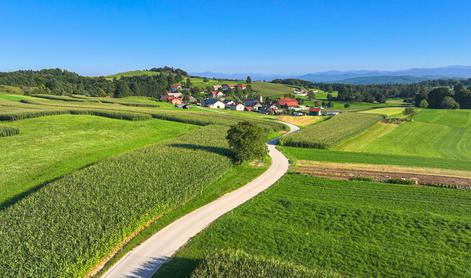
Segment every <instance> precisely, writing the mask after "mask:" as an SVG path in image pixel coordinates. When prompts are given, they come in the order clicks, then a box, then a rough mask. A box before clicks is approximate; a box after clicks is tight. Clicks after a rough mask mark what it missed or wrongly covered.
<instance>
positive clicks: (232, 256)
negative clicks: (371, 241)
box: [191, 250, 343, 278]
mask: <svg viewBox="0 0 471 278" xmlns="http://www.w3.org/2000/svg"><path fill="white" fill-rule="evenodd" d="M206 277H253V278H256V277H260V278H262V277H273V278H278V277H279V278H285V277H293V278H297V277H299V278H304V277H343V276H341V275H339V274H338V273H335V272H333V271H328V270H316V269H309V268H305V267H303V266H299V265H296V264H292V263H288V262H282V261H279V260H276V259H272V258H265V257H260V256H253V255H249V254H247V253H245V252H243V251H239V250H237V251H222V252H219V253H215V254H212V255H210V256H208V257H206V258H205V259H204V260H203V262H202V263H201V264H200V265H199V266H198V268H196V269H195V271H194V272H193V273H192V275H191V278H206Z"/></svg>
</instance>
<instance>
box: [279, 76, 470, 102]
mask: <svg viewBox="0 0 471 278" xmlns="http://www.w3.org/2000/svg"><path fill="white" fill-rule="evenodd" d="M272 83H279V84H287V85H292V86H299V87H304V88H311V89H321V90H323V91H326V92H328V93H329V92H333V91H337V92H338V96H337V97H336V98H334V97H332V95H330V96H329V95H328V98H329V99H330V100H334V99H335V100H340V101H357V102H370V103H373V102H379V103H384V102H385V101H386V99H388V98H403V99H406V100H409V101H411V102H414V103H415V105H416V106H420V107H430V108H447V109H456V108H471V91H470V89H469V87H470V86H471V79H462V80H455V79H439V80H427V81H422V82H419V83H416V84H383V85H351V84H341V83H313V82H310V81H305V80H300V79H275V80H273V81H272Z"/></svg>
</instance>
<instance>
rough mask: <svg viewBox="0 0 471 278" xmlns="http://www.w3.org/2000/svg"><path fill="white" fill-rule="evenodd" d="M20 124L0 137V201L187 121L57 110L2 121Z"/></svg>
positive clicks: (178, 129) (168, 133) (171, 132)
mask: <svg viewBox="0 0 471 278" xmlns="http://www.w3.org/2000/svg"><path fill="white" fill-rule="evenodd" d="M3 125H9V126H15V127H18V128H20V130H21V133H20V135H18V136H14V137H5V138H0V144H1V145H2V146H8V148H5V149H4V150H2V156H1V159H0V168H1V169H2V171H0V188H1V189H2V190H1V194H0V206H1V205H2V204H3V203H4V202H5V201H7V200H8V199H10V198H12V197H14V196H15V195H17V194H20V193H22V192H25V191H28V190H30V189H31V188H34V187H35V186H37V185H39V184H41V183H44V182H46V181H48V180H51V179H54V178H57V177H60V176H62V175H64V174H66V173H69V172H71V171H73V170H76V169H78V168H80V167H83V166H85V165H88V164H91V163H93V162H96V161H98V160H101V159H103V158H106V157H109V156H112V155H115V154H118V153H122V152H125V151H128V150H131V149H135V148H139V147H142V146H144V145H148V144H151V143H155V142H158V141H160V140H164V139H168V138H171V137H174V136H176V135H178V134H180V133H182V132H185V131H188V130H190V129H192V128H194V127H193V126H190V125H185V124H182V123H174V122H167V121H161V120H150V121H137V122H130V121H121V120H113V119H108V118H101V117H94V116H75V115H74V116H73V115H61V116H50V117H41V118H35V119H28V120H21V121H15V122H5V123H3Z"/></svg>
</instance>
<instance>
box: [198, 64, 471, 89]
mask: <svg viewBox="0 0 471 278" xmlns="http://www.w3.org/2000/svg"><path fill="white" fill-rule="evenodd" d="M191 75H197V76H205V77H215V78H225V79H245V78H246V77H247V76H250V77H251V78H252V79H253V80H266V81H270V80H273V79H276V78H297V79H302V80H307V81H312V82H328V83H347V84H363V85H365V84H411V83H417V82H420V81H424V80H431V79H440V78H453V79H460V78H471V66H448V67H439V68H413V69H406V70H398V71H368V70H358V71H324V72H317V73H307V74H303V75H283V74H257V73H231V74H227V73H217V72H200V73H191Z"/></svg>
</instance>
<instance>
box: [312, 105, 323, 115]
mask: <svg viewBox="0 0 471 278" xmlns="http://www.w3.org/2000/svg"><path fill="white" fill-rule="evenodd" d="M309 115H311V116H320V115H322V109H321V108H320V107H311V108H309Z"/></svg>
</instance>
